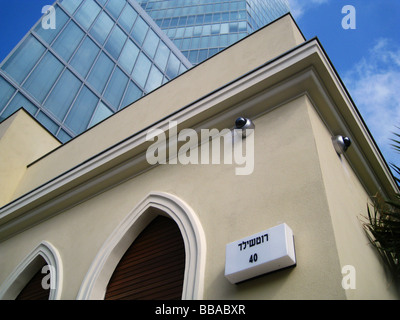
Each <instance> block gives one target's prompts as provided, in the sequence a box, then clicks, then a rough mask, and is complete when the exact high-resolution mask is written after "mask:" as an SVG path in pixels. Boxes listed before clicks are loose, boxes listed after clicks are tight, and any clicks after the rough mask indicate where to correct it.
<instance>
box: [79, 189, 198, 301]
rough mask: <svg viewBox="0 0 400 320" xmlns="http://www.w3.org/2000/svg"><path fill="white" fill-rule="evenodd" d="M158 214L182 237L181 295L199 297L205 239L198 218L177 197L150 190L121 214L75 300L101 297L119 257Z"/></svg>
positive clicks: (190, 297) (184, 298) (192, 298)
mask: <svg viewBox="0 0 400 320" xmlns="http://www.w3.org/2000/svg"><path fill="white" fill-rule="evenodd" d="M160 214H161V215H165V216H167V217H169V218H171V219H173V220H174V221H175V223H176V224H177V225H178V227H179V230H180V232H181V235H182V238H183V241H184V245H185V274H184V281H183V290H182V299H183V300H201V299H203V291H204V273H205V272H204V271H205V258H206V239H205V234H204V231H203V228H202V226H201V223H200V220H199V219H198V217H197V215H196V214H195V212H194V211H193V210H192V209H191V208H190V207H189V206H188V205H187V204H186V203H185V202H184V201H182V200H181V199H179V198H178V197H176V196H174V195H171V194H168V193H161V192H153V193H150V194H149V195H148V196H147V197H146V198H145V199H144V200H143V201H141V202H140V203H139V204H138V205H137V206H136V207H135V208H134V209H133V210H132V211H131V212H130V213H129V214H128V215H127V216H126V217H125V219H124V220H123V221H122V222H121V223H120V224H119V225H118V226H117V227H116V229H115V230H114V231H113V232H112V234H111V235H110V236H109V237H108V239H107V240H106V241H105V243H104V244H103V246H102V247H101V249H100V250H99V252H98V253H97V255H96V257H95V258H94V260H93V262H92V264H91V266H90V268H89V270H88V272H87V274H86V276H85V278H84V280H83V282H82V285H81V288H80V290H79V292H78V295H77V300H102V299H104V296H105V293H106V289H107V285H108V282H109V280H110V278H111V276H112V274H113V272H114V270H115V268H116V267H117V265H118V263H119V261H120V259H121V258H122V256H123V255H124V253H125V252H126V250H127V249H128V248H129V246H130V245H131V244H132V243H133V242H134V241H135V239H136V238H137V237H138V236H139V234H140V233H141V232H142V231H143V230H144V229H145V228H146V227H147V226H148V225H149V224H150V222H151V221H152V220H153V219H154V218H155V217H157V216H158V215H160Z"/></svg>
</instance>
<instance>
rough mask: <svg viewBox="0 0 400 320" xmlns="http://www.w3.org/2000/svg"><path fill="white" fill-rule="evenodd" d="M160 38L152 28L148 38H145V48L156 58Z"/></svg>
mask: <svg viewBox="0 0 400 320" xmlns="http://www.w3.org/2000/svg"><path fill="white" fill-rule="evenodd" d="M159 40H160V38H159V37H158V36H157V35H156V33H155V32H154V31H153V30H151V29H150V30H149V32H148V33H147V36H146V40H144V43H143V49H144V51H146V53H147V54H148V55H149V56H150V57H151V58H154V54H155V53H156V50H157V46H158V42H159Z"/></svg>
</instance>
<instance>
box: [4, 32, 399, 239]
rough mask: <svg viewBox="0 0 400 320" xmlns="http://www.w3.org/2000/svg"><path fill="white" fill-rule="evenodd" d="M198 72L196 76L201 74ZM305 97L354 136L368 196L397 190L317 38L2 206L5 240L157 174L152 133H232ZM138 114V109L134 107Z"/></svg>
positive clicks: (333, 125)
mask: <svg viewBox="0 0 400 320" xmlns="http://www.w3.org/2000/svg"><path fill="white" fill-rule="evenodd" d="M195 71H196V70H193V72H195ZM301 95H307V96H308V97H309V99H310V101H312V102H313V105H314V107H315V108H316V110H317V112H318V113H319V115H320V117H321V119H322V120H323V121H324V122H325V124H326V126H327V128H328V130H330V132H331V133H332V135H337V134H344V135H348V136H350V137H351V138H352V141H353V144H352V148H351V151H349V152H347V153H346V158H347V160H348V161H349V163H350V164H351V166H352V167H353V169H354V171H355V173H356V174H357V176H358V177H359V179H360V181H361V183H362V184H363V185H364V187H365V188H366V190H367V192H368V193H369V194H370V195H373V194H375V193H376V192H377V191H380V192H381V193H382V194H384V195H385V196H387V197H390V195H391V194H392V193H393V191H397V185H396V183H395V180H394V178H393V176H392V174H391V172H390V170H389V168H388V166H387V164H386V162H385V160H384V159H383V157H382V155H381V153H380V151H379V149H378V148H377V146H376V144H375V142H374V141H373V138H372V137H371V135H370V133H369V132H368V129H367V128H366V126H365V123H364V121H363V120H362V118H361V116H360V114H359V113H358V111H357V109H356V107H355V106H354V103H353V101H352V100H351V98H350V96H349V95H348V93H347V91H346V89H345V87H344V85H343V83H342V82H341V80H340V78H339V77H338V75H337V73H336V71H335V70H334V68H333V67H332V64H331V63H330V61H329V59H328V57H327V55H326V54H325V52H324V50H323V48H322V47H321V45H320V43H319V42H318V40H317V39H312V40H310V41H308V42H305V43H304V44H301V45H299V46H297V47H296V48H294V49H293V50H291V51H289V52H286V53H285V54H282V55H281V56H279V57H277V58H275V59H273V60H272V61H269V62H267V63H266V64H264V65H262V66H260V67H258V68H257V69H255V70H252V71H251V72H249V73H247V74H245V75H243V76H241V77H240V78H238V79H235V80H233V81H231V82H230V83H228V84H226V85H225V86H223V87H221V88H219V89H218V90H215V91H213V92H212V93H210V94H208V95H207V96H204V97H202V98H201V99H198V100H196V101H195V102H193V103H191V104H190V105H188V106H185V107H184V108H181V109H180V110H178V111H177V112H175V113H173V114H171V115H170V116H168V117H166V118H164V119H161V120H160V121H158V122H157V123H154V124H153V125H151V126H148V127H147V128H145V129H143V130H141V131H139V132H137V133H135V134H134V135H132V136H130V137H127V138H126V139H124V140H123V141H121V142H119V143H117V144H115V145H114V146H112V147H110V148H108V149H106V150H104V151H102V152H101V153H99V154H97V155H95V156H93V157H91V158H89V159H87V160H86V161H84V162H82V163H81V164H79V165H77V166H75V167H74V168H71V169H70V170H68V171H66V172H64V173H63V174H61V175H59V176H57V177H55V178H53V179H52V180H51V181H48V182H47V183H45V184H43V185H41V186H40V187H38V188H36V189H34V190H32V191H30V192H28V193H26V194H25V195H23V196H21V197H19V198H18V199H16V200H14V201H12V202H11V203H9V204H7V205H6V206H4V207H2V208H0V241H3V240H4V239H6V238H8V237H10V236H12V235H13V234H15V233H18V232H21V231H23V230H25V229H26V228H29V227H31V226H33V225H35V224H37V223H40V222H41V221H43V220H45V219H49V218H51V217H52V216H54V215H56V214H60V213H62V212H63V211H65V210H67V209H68V208H70V207H72V206H75V205H77V204H78V203H80V202H82V201H85V200H87V199H89V198H91V197H93V196H95V195H97V194H99V193H101V192H104V191H105V190H107V189H109V188H112V187H114V186H116V185H117V184H120V183H122V182H124V181H126V180H128V179H131V178H132V177H135V176H136V175H139V174H141V173H143V172H145V171H146V170H149V169H151V168H152V166H151V165H150V164H148V163H147V161H146V157H145V153H146V150H147V148H148V147H149V146H150V144H151V143H152V142H149V141H146V134H147V132H148V130H150V129H154V128H159V129H162V130H164V131H165V132H168V126H169V123H170V121H176V122H177V123H178V132H179V130H181V129H183V128H194V129H196V128H197V129H200V128H202V129H206V128H216V129H223V128H232V127H233V124H234V119H236V117H237V116H246V117H250V118H257V117H259V116H261V115H263V114H265V113H267V112H269V111H271V110H273V109H275V108H277V107H278V106H280V105H282V104H284V103H286V102H288V101H290V100H293V99H295V98H296V97H299V96H301ZM132 107H133V108H134V105H132Z"/></svg>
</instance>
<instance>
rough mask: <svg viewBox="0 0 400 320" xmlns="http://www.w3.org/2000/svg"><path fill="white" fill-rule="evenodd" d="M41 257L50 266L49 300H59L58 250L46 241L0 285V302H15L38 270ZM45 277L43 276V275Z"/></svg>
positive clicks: (59, 267) (61, 273) (60, 290)
mask: <svg viewBox="0 0 400 320" xmlns="http://www.w3.org/2000/svg"><path fill="white" fill-rule="evenodd" d="M38 257H42V258H43V259H44V260H45V261H46V264H47V265H48V266H50V267H51V268H50V283H51V287H50V292H49V300H60V299H61V292H62V280H63V267H62V260H61V256H60V254H59V252H58V250H57V249H56V248H55V246H54V245H52V244H51V243H50V242H48V241H42V242H41V243H40V244H39V245H38V246H37V247H36V248H35V249H34V250H32V251H31V252H30V253H29V254H28V255H27V256H26V257H25V258H24V259H23V260H22V261H21V262H20V264H19V265H18V266H17V267H16V268H15V269H14V270H13V271H12V272H11V274H10V275H9V276H8V277H7V279H6V280H5V281H4V282H3V283H2V284H1V285H0V300H15V299H16V298H17V296H18V295H19V294H20V292H21V291H22V290H23V289H24V287H25V286H26V285H27V284H28V282H29V281H30V280H31V279H32V277H33V276H34V275H35V274H36V272H37V271H38V270H39V268H40V265H39V264H38V262H39V261H40V259H37V258H38ZM43 276H45V275H43Z"/></svg>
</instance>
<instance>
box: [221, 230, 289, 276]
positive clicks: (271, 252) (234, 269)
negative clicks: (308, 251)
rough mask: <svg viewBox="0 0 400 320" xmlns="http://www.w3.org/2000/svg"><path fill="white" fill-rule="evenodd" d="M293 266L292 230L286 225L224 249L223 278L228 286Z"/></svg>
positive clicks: (247, 238) (230, 244) (239, 241)
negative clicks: (228, 282)
mask: <svg viewBox="0 0 400 320" xmlns="http://www.w3.org/2000/svg"><path fill="white" fill-rule="evenodd" d="M294 265H296V256H295V250H294V238H293V231H292V230H291V229H290V228H289V226H288V225H287V224H285V223H283V224H280V225H278V226H276V227H273V228H270V229H268V230H266V231H263V232H260V233H257V234H255V235H252V236H249V237H246V238H243V239H241V240H238V241H235V242H232V243H229V244H228V245H227V246H226V260H225V277H226V278H227V279H228V280H229V281H230V282H231V283H235V284H236V283H239V282H242V281H245V280H248V279H251V278H254V277H257V276H260V275H262V274H266V273H270V272H273V271H276V270H279V269H283V268H287V267H290V266H294Z"/></svg>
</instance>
